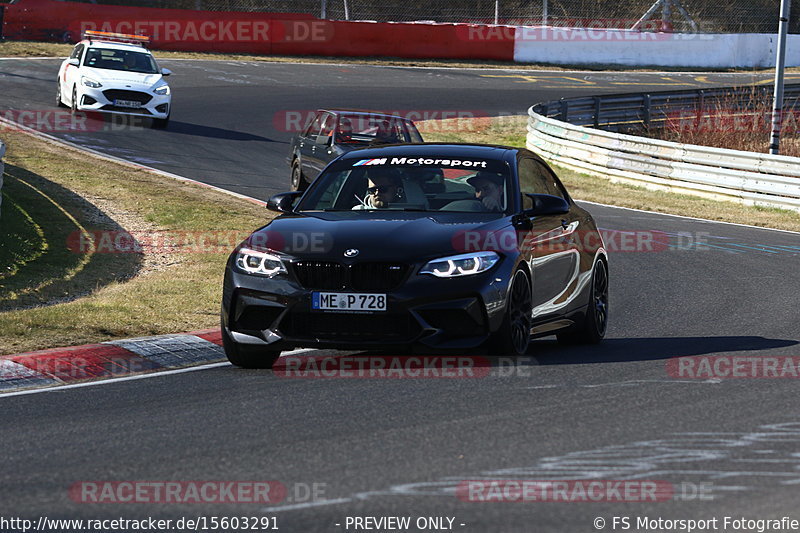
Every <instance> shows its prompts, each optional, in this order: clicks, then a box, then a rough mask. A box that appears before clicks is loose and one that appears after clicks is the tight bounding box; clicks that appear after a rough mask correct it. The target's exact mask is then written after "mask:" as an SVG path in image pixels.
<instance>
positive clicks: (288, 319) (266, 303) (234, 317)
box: [222, 260, 514, 349]
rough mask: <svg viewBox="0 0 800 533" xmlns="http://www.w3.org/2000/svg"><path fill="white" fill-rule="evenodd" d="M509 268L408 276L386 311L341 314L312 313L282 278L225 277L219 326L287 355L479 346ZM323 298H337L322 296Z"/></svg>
mask: <svg viewBox="0 0 800 533" xmlns="http://www.w3.org/2000/svg"><path fill="white" fill-rule="evenodd" d="M511 263H513V262H512V261H508V260H505V261H501V262H500V263H499V264H498V265H496V266H495V267H494V268H492V269H491V270H489V271H488V272H485V273H482V274H476V275H474V276H465V277H463V278H454V279H439V278H434V277H432V276H420V275H418V274H416V270H415V271H413V272H412V273H411V274H410V276H409V277H408V278H407V279H406V281H405V282H404V283H402V285H401V286H400V287H399V288H397V289H394V290H391V291H355V290H353V291H348V290H342V291H340V292H376V293H382V294H386V295H387V311H385V312H377V313H369V314H366V313H342V312H330V311H318V310H313V309H312V308H311V295H312V293H313V292H315V291H314V290H311V289H308V288H304V287H303V286H301V285H300V283H299V282H298V281H297V279H296V278H295V277H294V276H293V275H292V274H288V275H286V276H285V277H280V278H273V279H268V278H260V277H256V276H251V275H245V274H241V273H240V272H238V271H236V270H234V269H233V268H231V266H230V264H229V265H228V268H227V269H226V273H225V282H224V289H223V301H222V326H223V327H224V328H225V329H226V333H227V334H228V335H229V336H230V337H232V338H233V340H234V341H236V342H241V343H246V344H262V345H275V346H280V347H281V349H287V348H288V347H309V348H336V349H365V348H375V347H388V346H411V345H420V346H424V347H427V348H434V349H470V348H476V347H478V346H480V345H481V344H482V343H483V342H484V341H486V339H487V338H488V337H489V335H491V333H493V332H494V331H496V330H497V329H498V328H499V327H500V324H501V322H502V319H503V313H504V311H505V302H506V294H507V287H508V281H509V278H510V274H511V272H513V266H514V265H513V264H511ZM325 292H336V291H328V290H326V291H325Z"/></svg>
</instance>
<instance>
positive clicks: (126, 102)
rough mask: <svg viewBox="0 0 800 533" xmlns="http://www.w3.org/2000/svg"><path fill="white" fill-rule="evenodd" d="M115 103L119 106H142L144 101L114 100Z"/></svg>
mask: <svg viewBox="0 0 800 533" xmlns="http://www.w3.org/2000/svg"><path fill="white" fill-rule="evenodd" d="M114 105H115V106H117V107H142V103H141V102H137V101H136V100H114Z"/></svg>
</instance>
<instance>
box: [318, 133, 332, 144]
mask: <svg viewBox="0 0 800 533" xmlns="http://www.w3.org/2000/svg"><path fill="white" fill-rule="evenodd" d="M332 140H333V135H317V144H321V145H323V146H330V145H331V141H332Z"/></svg>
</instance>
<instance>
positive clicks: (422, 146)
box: [341, 143, 521, 160]
mask: <svg viewBox="0 0 800 533" xmlns="http://www.w3.org/2000/svg"><path fill="white" fill-rule="evenodd" d="M520 150H521V149H520V148H514V147H513V146H501V145H493V144H466V143H463V144H462V143H410V144H389V145H381V146H378V147H368V148H360V149H356V150H352V151H350V152H347V153H346V154H344V155H342V156H341V159H343V160H345V159H363V158H365V157H369V158H377V157H400V156H414V157H427V158H438V159H441V158H443V157H447V158H451V159H452V158H458V157H482V158H485V159H496V160H503V159H506V158H507V157H509V156H510V155H511V154H512V153H513V155H516V154H517V153H518V152H519V151H520Z"/></svg>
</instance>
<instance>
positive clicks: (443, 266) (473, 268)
mask: <svg viewBox="0 0 800 533" xmlns="http://www.w3.org/2000/svg"><path fill="white" fill-rule="evenodd" d="M499 260H500V256H499V255H497V254H496V253H495V252H477V253H474V254H462V255H452V256H450V257H442V258H441V259H434V260H433V261H429V262H428V263H427V264H426V265H425V266H424V267H422V270H420V271H419V273H420V274H431V275H433V276H436V277H437V278H455V277H457V276H469V275H471V274H480V273H481V272H486V271H487V270H489V269H490V268H492V267H493V266H494V265H495V263H497V262H498V261H499Z"/></svg>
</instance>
